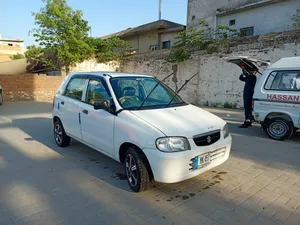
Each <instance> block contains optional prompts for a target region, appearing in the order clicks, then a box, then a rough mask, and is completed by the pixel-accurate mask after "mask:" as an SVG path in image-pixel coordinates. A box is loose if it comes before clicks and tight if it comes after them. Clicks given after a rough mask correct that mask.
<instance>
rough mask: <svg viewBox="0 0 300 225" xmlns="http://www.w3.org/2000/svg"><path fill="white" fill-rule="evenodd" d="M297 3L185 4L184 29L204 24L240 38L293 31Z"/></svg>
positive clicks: (193, 0) (209, 0) (236, 0)
mask: <svg viewBox="0 0 300 225" xmlns="http://www.w3.org/2000/svg"><path fill="white" fill-rule="evenodd" d="M296 9H300V0H188V18H187V27H188V28H196V29H197V28H199V27H200V25H199V21H200V20H206V21H207V22H208V23H209V25H210V26H211V27H213V28H216V27H217V26H219V25H226V26H229V27H230V28H232V29H236V30H237V31H239V32H240V34H241V36H249V35H262V34H267V33H272V32H281V31H287V30H292V29H294V27H293V20H292V17H293V15H294V14H296Z"/></svg>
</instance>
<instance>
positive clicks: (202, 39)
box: [168, 20, 238, 63]
mask: <svg viewBox="0 0 300 225" xmlns="http://www.w3.org/2000/svg"><path fill="white" fill-rule="evenodd" d="M200 26H201V29H199V30H196V29H187V30H184V31H182V32H181V33H179V36H178V38H177V41H176V42H175V44H174V45H173V46H172V48H171V51H170V53H169V56H168V61H169V62H172V63H175V62H183V61H185V60H188V59H189V58H190V57H191V55H192V54H193V53H194V52H195V51H199V50H207V51H208V52H211V51H216V50H217V49H218V47H219V46H220V45H222V44H224V42H226V41H227V39H228V38H231V37H233V36H235V35H238V33H237V31H236V30H234V29H230V28H229V27H227V26H223V25H220V26H218V27H217V28H216V29H213V28H212V27H210V26H209V24H208V23H207V22H206V21H204V20H201V21H200Z"/></svg>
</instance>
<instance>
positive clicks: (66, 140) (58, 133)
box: [53, 120, 71, 147]
mask: <svg viewBox="0 0 300 225" xmlns="http://www.w3.org/2000/svg"><path fill="white" fill-rule="evenodd" d="M53 132H54V140H55V142H56V144H57V145H58V146H59V147H67V146H69V144H70V141H71V138H70V137H69V136H68V135H67V134H66V132H65V129H64V127H63V125H62V123H61V122H60V120H56V121H55V123H54V129H53Z"/></svg>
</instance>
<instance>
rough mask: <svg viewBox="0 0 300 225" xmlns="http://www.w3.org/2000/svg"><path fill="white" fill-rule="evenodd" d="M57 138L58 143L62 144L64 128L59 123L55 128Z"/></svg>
mask: <svg viewBox="0 0 300 225" xmlns="http://www.w3.org/2000/svg"><path fill="white" fill-rule="evenodd" d="M54 134H55V140H56V142H57V143H58V144H61V141H62V129H61V127H60V125H59V124H57V125H55V128H54Z"/></svg>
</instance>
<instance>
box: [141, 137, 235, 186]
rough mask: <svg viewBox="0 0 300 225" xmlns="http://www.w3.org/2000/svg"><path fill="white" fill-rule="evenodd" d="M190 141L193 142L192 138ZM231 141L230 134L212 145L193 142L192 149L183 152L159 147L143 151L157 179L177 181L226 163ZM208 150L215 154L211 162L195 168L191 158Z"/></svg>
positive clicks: (163, 181) (158, 180) (168, 181)
mask: <svg viewBox="0 0 300 225" xmlns="http://www.w3.org/2000/svg"><path fill="white" fill-rule="evenodd" d="M189 141H190V143H192V142H191V140H189ZM231 142H232V138H231V136H229V137H227V138H226V139H223V140H220V141H218V142H217V143H215V144H212V145H210V146H205V147H198V146H196V145H194V144H193V145H191V148H192V150H188V151H183V152H174V153H165V152H161V151H159V150H157V149H143V151H144V153H145V154H146V156H147V158H148V161H149V163H150V166H151V169H152V172H153V176H154V180H155V181H157V182H162V183H176V182H180V181H183V180H187V179H190V178H192V177H195V176H197V175H199V174H201V173H204V172H206V171H207V170H210V169H212V168H214V167H216V166H219V165H220V164H222V163H224V162H225V161H226V160H227V159H228V157H229V154H230V150H231ZM222 148H225V149H224V151H223V150H220V149H222ZM207 152H210V153H211V155H212V156H213V157H211V161H210V164H209V165H207V166H205V167H203V168H200V169H197V170H193V169H192V167H191V165H190V164H191V162H192V161H191V160H192V159H193V158H195V157H196V156H199V155H202V154H204V153H207Z"/></svg>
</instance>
